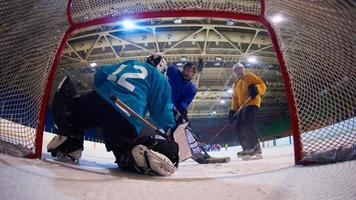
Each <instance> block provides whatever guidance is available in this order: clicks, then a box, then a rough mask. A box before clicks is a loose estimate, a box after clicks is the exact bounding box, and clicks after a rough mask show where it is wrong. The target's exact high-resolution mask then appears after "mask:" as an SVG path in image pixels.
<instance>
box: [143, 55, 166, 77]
mask: <svg viewBox="0 0 356 200" xmlns="http://www.w3.org/2000/svg"><path fill="white" fill-rule="evenodd" d="M146 63H148V64H150V65H152V66H154V67H156V68H157V70H158V71H159V72H161V73H162V74H166V72H167V69H168V65H167V62H166V60H164V58H163V57H162V56H160V55H155V54H153V55H150V56H148V57H147V58H146Z"/></svg>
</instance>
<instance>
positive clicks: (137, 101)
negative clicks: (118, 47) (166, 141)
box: [94, 60, 175, 133]
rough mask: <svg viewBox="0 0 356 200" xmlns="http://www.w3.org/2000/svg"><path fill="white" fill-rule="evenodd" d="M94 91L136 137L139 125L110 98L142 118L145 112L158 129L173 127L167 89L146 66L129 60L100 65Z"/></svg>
mask: <svg viewBox="0 0 356 200" xmlns="http://www.w3.org/2000/svg"><path fill="white" fill-rule="evenodd" d="M94 87H95V90H96V92H97V93H98V94H99V95H100V96H102V97H103V98H104V99H105V100H106V101H107V102H109V103H110V104H111V105H112V106H113V107H115V109H116V110H117V111H119V112H120V113H121V114H122V115H123V116H125V117H126V119H127V120H128V121H129V122H130V123H131V124H132V125H133V126H134V127H135V128H136V130H137V133H140V131H141V128H142V126H143V122H142V121H141V120H140V119H137V118H136V117H135V116H132V115H129V114H128V113H127V112H125V111H124V110H123V109H121V108H120V107H118V106H117V105H116V104H115V102H114V101H112V100H111V99H110V97H111V96H112V95H114V96H116V97H117V98H119V99H120V100H121V101H122V102H124V103H125V104H126V105H127V106H128V107H130V108H131V109H132V110H134V111H135V112H136V113H137V114H139V115H140V116H142V117H144V116H145V115H146V113H147V111H148V112H149V113H150V118H151V119H152V121H153V122H154V123H155V124H156V125H157V126H158V128H162V129H168V128H173V127H174V126H175V121H174V117H173V112H172V109H173V104H172V97H171V87H170V85H169V83H168V81H167V80H166V79H165V78H164V76H163V75H162V74H160V72H159V71H158V70H157V69H156V68H154V67H153V66H151V65H149V64H147V63H143V62H139V61H133V60H131V61H126V62H123V63H119V64H115V65H104V66H102V67H100V69H99V70H98V71H97V72H96V73H95V76H94Z"/></svg>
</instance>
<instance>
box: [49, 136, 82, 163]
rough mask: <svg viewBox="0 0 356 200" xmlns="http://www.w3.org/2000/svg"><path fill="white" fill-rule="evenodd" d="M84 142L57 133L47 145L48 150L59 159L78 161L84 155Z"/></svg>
mask: <svg viewBox="0 0 356 200" xmlns="http://www.w3.org/2000/svg"><path fill="white" fill-rule="evenodd" d="M82 151H83V142H82V141H81V140H80V139H76V138H69V137H66V136H61V135H57V136H55V137H54V138H53V139H52V140H51V141H50V142H49V143H48V145H47V152H50V153H51V156H52V157H54V158H56V159H57V160H59V161H63V162H67V161H72V162H74V163H75V162H78V161H79V158H80V157H81V155H82Z"/></svg>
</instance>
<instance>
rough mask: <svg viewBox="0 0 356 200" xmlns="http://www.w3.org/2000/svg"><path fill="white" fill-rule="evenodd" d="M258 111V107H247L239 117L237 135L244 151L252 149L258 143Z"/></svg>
mask: <svg viewBox="0 0 356 200" xmlns="http://www.w3.org/2000/svg"><path fill="white" fill-rule="evenodd" d="M257 110H258V107H257V106H254V105H251V106H246V107H245V108H243V109H242V110H241V111H240V113H239V115H238V117H237V121H236V133H237V138H238V140H239V142H240V145H241V146H242V149H243V150H248V149H252V148H253V147H254V146H255V145H256V144H257V143H258V139H257V132H256V127H255V124H256V113H257Z"/></svg>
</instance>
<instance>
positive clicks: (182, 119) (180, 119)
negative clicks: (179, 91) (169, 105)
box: [173, 107, 188, 125]
mask: <svg viewBox="0 0 356 200" xmlns="http://www.w3.org/2000/svg"><path fill="white" fill-rule="evenodd" d="M187 115H188V111H187V110H185V109H183V110H181V111H178V109H177V108H176V107H174V108H173V116H174V120H175V121H176V124H177V125H180V124H184V123H186V122H188V117H187Z"/></svg>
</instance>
